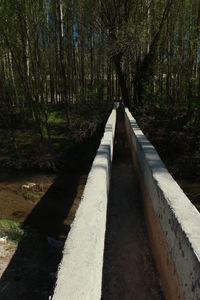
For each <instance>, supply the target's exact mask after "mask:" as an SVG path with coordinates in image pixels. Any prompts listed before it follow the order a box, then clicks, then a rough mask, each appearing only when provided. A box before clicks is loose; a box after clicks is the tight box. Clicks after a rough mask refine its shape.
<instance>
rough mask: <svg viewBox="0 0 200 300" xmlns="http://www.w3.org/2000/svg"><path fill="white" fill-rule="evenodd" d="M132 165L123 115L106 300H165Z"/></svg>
mask: <svg viewBox="0 0 200 300" xmlns="http://www.w3.org/2000/svg"><path fill="white" fill-rule="evenodd" d="M132 165H133V164H132V161H131V154H130V152H129V148H128V145H127V140H126V136H125V128H124V125H123V122H122V116H121V117H120V116H119V115H118V120H117V127H116V140H115V147H114V157H113V165H112V177H111V188H110V194H109V203H108V218H107V229H106V242H105V254H104V267H103V296H102V300H121V299H123V300H131V299H134V300H148V299H149V300H150V299H151V300H152V299H154V300H158V299H159V300H160V299H163V295H162V289H161V285H160V280H159V277H158V274H157V271H156V269H155V266H154V262H153V259H152V255H151V250H150V246H149V241H148V237H147V232H146V228H145V221H144V215H143V210H142V198H141V195H140V191H139V185H138V182H137V178H136V172H134V170H133V168H132Z"/></svg>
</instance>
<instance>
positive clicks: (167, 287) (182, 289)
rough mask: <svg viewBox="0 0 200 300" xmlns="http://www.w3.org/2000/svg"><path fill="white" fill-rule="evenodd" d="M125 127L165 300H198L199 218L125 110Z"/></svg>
mask: <svg viewBox="0 0 200 300" xmlns="http://www.w3.org/2000/svg"><path fill="white" fill-rule="evenodd" d="M125 124H126V129H127V134H128V136H129V141H130V145H131V148H132V156H133V160H134V162H135V163H136V165H137V168H138V174H139V177H140V181H141V187H142V190H143V195H144V210H145V214H146V220H147V227H148V231H149V236H150V239H151V243H152V250H153V252H154V256H155V261H156V263H157V267H158V270H159V272H160V276H161V280H162V283H163V288H164V292H165V296H166V299H170V300H177V299H185V300H193V299H200V214H199V212H198V211H197V209H196V208H195V207H194V206H193V205H192V203H191V202H190V201H189V199H188V198H187V197H186V195H185V194H184V193H183V191H182V190H181V188H180V187H179V186H178V184H177V183H176V182H175V181H174V179H173V178H172V176H171V175H170V174H169V172H168V171H167V169H166V167H165V165H164V164H163V162H162V161H161V159H160V157H159V155H158V153H157V152H156V150H155V149H154V147H153V146H152V144H151V143H150V142H149V141H148V140H147V139H146V137H145V136H144V135H143V133H142V131H141V130H140V129H139V127H138V125H137V123H136V121H135V119H134V118H133V117H132V115H131V114H130V112H129V111H128V109H126V110H125Z"/></svg>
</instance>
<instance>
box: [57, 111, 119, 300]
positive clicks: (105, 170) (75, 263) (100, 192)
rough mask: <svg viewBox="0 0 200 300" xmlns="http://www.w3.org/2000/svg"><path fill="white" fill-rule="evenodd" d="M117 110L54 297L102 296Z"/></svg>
mask: <svg viewBox="0 0 200 300" xmlns="http://www.w3.org/2000/svg"><path fill="white" fill-rule="evenodd" d="M115 124H116V110H113V111H112V113H111V115H110V117H109V119H108V121H107V123H106V126H105V132H104V136H103V138H102V140H101V143H100V146H99V148H98V151H97V155H96V157H95V159H94V162H93V165H92V168H91V171H90V173H89V176H88V180H87V183H86V186H85V190H84V193H83V197H82V200H81V203H80V206H79V208H78V210H77V212H76V216H75V220H74V222H73V224H72V226H71V230H70V232H69V235H68V238H67V240H66V243H65V247H64V250H63V258H62V261H61V264H60V268H59V272H58V279H57V283H56V288H55V291H54V295H53V298H52V299H53V300H99V299H100V298H101V283H102V267H103V252H104V239H105V230H106V213H107V199H108V191H109V182H110V170H111V162H112V156H113V141H114V133H115Z"/></svg>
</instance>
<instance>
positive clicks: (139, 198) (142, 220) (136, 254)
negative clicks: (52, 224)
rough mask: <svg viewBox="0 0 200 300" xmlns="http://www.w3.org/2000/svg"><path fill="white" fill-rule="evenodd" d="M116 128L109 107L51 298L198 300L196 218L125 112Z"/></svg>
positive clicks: (199, 230) (199, 232)
mask: <svg viewBox="0 0 200 300" xmlns="http://www.w3.org/2000/svg"><path fill="white" fill-rule="evenodd" d="M115 124H116V110H115V109H114V110H113V111H112V113H111V115H110V117H109V119H108V122H107V124H106V127H105V133H104V136H103V138H102V140H101V143H100V146H99V149H98V151H97V155H96V158H95V160H94V162H93V165H92V168H91V171H90V173H89V176H88V180H87V184H86V187H85V191H84V194H83V198H82V200H81V203H80V206H79V208H78V210H77V213H76V217H75V220H74V222H73V224H72V228H71V230H70V233H69V235H68V238H67V241H66V243H65V247H64V250H63V259H62V261H61V264H60V268H59V272H58V279H57V283H56V287H55V290H54V295H53V297H52V299H53V300H100V299H101V300H112V299H113V300H118V299H119V300H121V299H122V300H129V299H130V300H132V299H134V300H137V299H138V300H139V299H141V300H143V299H147V300H148V299H149V300H150V299H152V300H156V299H164V298H165V299H169V300H177V299H185V300H193V299H194V300H196V299H200V261H199V260H200V214H199V212H198V211H197V210H196V208H195V207H194V206H193V205H192V204H191V203H190V201H189V199H188V198H187V197H186V196H185V194H184V193H183V191H182V190H181V189H180V187H179V186H178V185H177V183H176V182H175V181H174V180H173V178H172V177H171V175H170V174H169V173H168V171H167V169H166V168H165V166H164V164H163V162H162V161H161V160H160V157H159V156H158V154H157V152H156V150H155V149H154V147H153V146H152V145H151V143H150V142H149V141H148V140H147V139H146V138H145V136H144V135H143V133H142V132H141V130H140V129H139V127H138V125H137V123H136V121H135V119H134V118H133V117H132V115H131V114H130V112H129V111H128V109H125V112H124V113H123V111H122V110H121V112H120V110H119V111H118V113H117V125H116V130H115ZM113 145H114V156H113Z"/></svg>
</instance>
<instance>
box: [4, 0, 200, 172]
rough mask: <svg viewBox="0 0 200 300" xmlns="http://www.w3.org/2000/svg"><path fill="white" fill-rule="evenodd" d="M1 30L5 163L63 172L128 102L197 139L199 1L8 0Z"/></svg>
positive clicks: (140, 112)
mask: <svg viewBox="0 0 200 300" xmlns="http://www.w3.org/2000/svg"><path fill="white" fill-rule="evenodd" d="M0 28H1V30H0V49H1V51H0V125H1V126H0V128H1V129H0V136H1V150H0V152H1V158H0V165H1V166H3V167H14V168H18V169H20V168H24V167H28V168H29V167H35V166H36V167H38V166H39V167H40V168H50V169H56V168H57V167H56V164H57V160H59V159H57V156H56V154H57V155H58V153H66V151H67V150H68V149H69V148H70V147H71V146H72V145H73V144H74V142H75V143H76V142H77V141H78V142H80V141H81V140H82V139H85V138H87V137H88V136H91V135H92V134H93V133H94V131H95V130H96V128H97V127H98V124H100V123H101V122H102V120H104V119H105V118H106V117H107V114H108V112H109V111H110V109H111V107H112V105H113V102H114V101H119V100H121V99H122V100H123V101H124V103H125V105H126V106H128V107H129V108H130V109H131V111H134V112H135V113H136V114H139V116H141V114H142V115H145V116H150V115H151V117H152V118H154V119H153V120H152V123H153V121H154V120H155V119H156V120H157V119H159V116H161V118H160V119H163V118H162V116H165V117H167V119H168V120H169V123H170V124H171V125H170V126H172V123H173V125H174V126H173V128H172V131H173V132H172V134H174V135H175V138H176V133H175V132H174V131H176V128H177V127H178V130H179V129H181V130H182V129H184V130H186V131H187V134H189V135H190V137H191V138H190V139H191V143H192V141H193V140H194V138H192V137H194V136H195V137H196V135H198V136H199V133H198V126H199V109H200V107H199V96H200V3H199V1H197V0H192V1H189V0H159V1H155V0H145V1H141V0H123V1H122V0H109V1H104V0H101V1H96V0H92V1H91V0H85V1H81V0H75V1H69V0H37V1H32V0H27V1H25V0H10V1H7V0H1V4H0ZM149 109H150V111H149ZM139 119H140V118H139ZM147 119H148V117H147ZM157 121H158V120H157ZM161 121H162V120H161ZM156 126H157V125H156ZM147 127H148V126H147ZM161 127H162V126H161ZM147 134H148V133H147ZM196 146H198V145H196ZM183 147H184V145H183Z"/></svg>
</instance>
